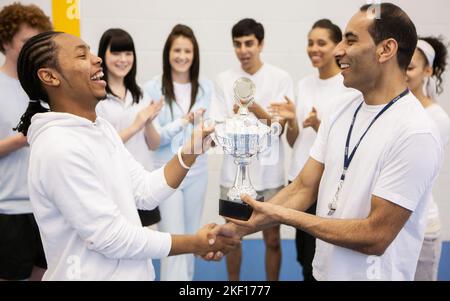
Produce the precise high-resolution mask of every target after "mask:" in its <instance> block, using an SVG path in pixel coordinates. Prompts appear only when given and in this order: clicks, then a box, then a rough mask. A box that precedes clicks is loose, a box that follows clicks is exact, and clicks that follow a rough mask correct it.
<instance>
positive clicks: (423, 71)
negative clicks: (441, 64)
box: [406, 48, 433, 92]
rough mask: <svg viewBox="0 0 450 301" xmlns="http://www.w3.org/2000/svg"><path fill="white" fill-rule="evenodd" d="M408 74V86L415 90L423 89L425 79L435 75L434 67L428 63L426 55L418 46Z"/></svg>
mask: <svg viewBox="0 0 450 301" xmlns="http://www.w3.org/2000/svg"><path fill="white" fill-rule="evenodd" d="M406 75H407V76H406V78H407V83H408V88H409V89H410V90H411V91H413V92H414V91H419V90H420V89H422V87H423V84H424V82H425V79H426V78H428V77H430V76H432V75H433V69H432V68H431V66H430V65H429V64H428V63H427V61H426V59H425V56H424V55H423V54H422V53H421V51H420V50H419V49H417V48H416V50H415V51H414V55H413V57H412V60H411V63H410V64H409V66H408V69H407V71H406Z"/></svg>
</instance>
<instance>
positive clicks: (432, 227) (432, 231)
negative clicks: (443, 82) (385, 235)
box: [425, 103, 450, 237]
mask: <svg viewBox="0 0 450 301" xmlns="http://www.w3.org/2000/svg"><path fill="white" fill-rule="evenodd" d="M425 111H426V112H427V114H428V116H429V117H430V118H431V120H433V121H434V122H435V123H436V126H437V128H438V130H439V133H440V136H441V141H442V143H443V146H444V147H445V145H447V142H448V139H449V136H450V118H449V117H448V115H447V113H446V112H445V111H444V109H443V108H442V107H441V106H440V105H438V104H436V103H435V104H432V105H431V106H429V107H427V108H425ZM440 229H441V221H440V218H439V208H438V206H437V204H436V202H435V201H434V198H433V197H432V198H431V202H430V208H429V209H428V224H427V231H426V234H427V236H429V237H430V236H435V235H437V234H438V233H439V230H440Z"/></svg>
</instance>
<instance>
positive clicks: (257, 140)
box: [212, 78, 279, 220]
mask: <svg viewBox="0 0 450 301" xmlns="http://www.w3.org/2000/svg"><path fill="white" fill-rule="evenodd" d="M254 92H255V85H254V84H253V82H252V81H251V80H250V79H248V78H240V79H238V80H237V81H236V82H235V84H234V94H235V101H236V102H237V104H238V105H239V107H240V108H239V111H238V113H237V114H235V115H234V116H233V117H232V118H228V119H226V120H225V122H223V123H220V124H217V125H216V126H215V132H214V133H213V134H212V138H213V140H214V142H215V143H216V144H217V145H219V146H221V147H222V149H223V151H224V153H225V154H227V155H231V156H232V157H233V158H234V162H235V164H236V165H237V171H236V177H235V180H234V185H233V187H232V188H231V189H230V190H229V191H228V194H227V200H219V214H220V215H221V216H224V217H231V218H235V219H240V220H248V219H249V218H250V216H251V214H252V211H253V209H252V208H251V207H250V206H249V205H247V204H246V203H244V202H243V201H242V200H241V197H240V195H241V194H248V195H250V196H251V197H252V198H254V199H256V200H259V201H263V198H262V197H258V195H257V194H256V190H255V189H254V188H253V186H252V183H251V181H250V177H249V165H250V162H251V157H253V156H254V155H256V154H258V153H260V152H262V151H264V150H266V149H267V148H269V147H270V141H271V139H269V137H270V135H275V134H277V133H276V132H277V131H278V130H279V126H276V125H275V124H272V125H273V127H272V126H271V127H269V126H267V125H265V124H263V123H262V122H260V121H259V120H258V119H257V118H256V117H255V116H253V115H252V114H249V111H248V107H249V106H250V105H251V104H252V103H253V102H254V98H253V97H254Z"/></svg>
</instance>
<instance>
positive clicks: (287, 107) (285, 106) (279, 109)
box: [269, 96, 296, 121]
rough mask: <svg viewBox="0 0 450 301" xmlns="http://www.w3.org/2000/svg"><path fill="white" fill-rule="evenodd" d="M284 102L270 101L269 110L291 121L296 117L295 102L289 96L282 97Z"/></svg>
mask: <svg viewBox="0 0 450 301" xmlns="http://www.w3.org/2000/svg"><path fill="white" fill-rule="evenodd" d="M284 98H285V100H286V102H285V103H283V102H271V103H270V107H269V112H270V113H271V114H272V115H276V116H279V117H281V118H283V119H285V120H287V121H292V120H294V119H295V118H296V114H295V104H294V103H293V101H292V100H290V99H289V97H287V96H285V97H284Z"/></svg>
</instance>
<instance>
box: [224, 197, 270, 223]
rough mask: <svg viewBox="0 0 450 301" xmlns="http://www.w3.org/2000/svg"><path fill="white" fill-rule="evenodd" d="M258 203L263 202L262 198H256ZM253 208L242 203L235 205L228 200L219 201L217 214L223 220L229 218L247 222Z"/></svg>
mask: <svg viewBox="0 0 450 301" xmlns="http://www.w3.org/2000/svg"><path fill="white" fill-rule="evenodd" d="M256 200H257V201H259V202H264V196H262V195H261V196H258V197H257V198H256ZM252 212H253V208H252V207H251V206H249V205H247V204H246V203H244V202H243V201H242V203H236V202H232V201H229V200H219V214H220V215H221V216H223V217H225V218H227V217H230V218H234V219H238V220H242V221H247V220H248V219H249V218H250V216H252Z"/></svg>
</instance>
